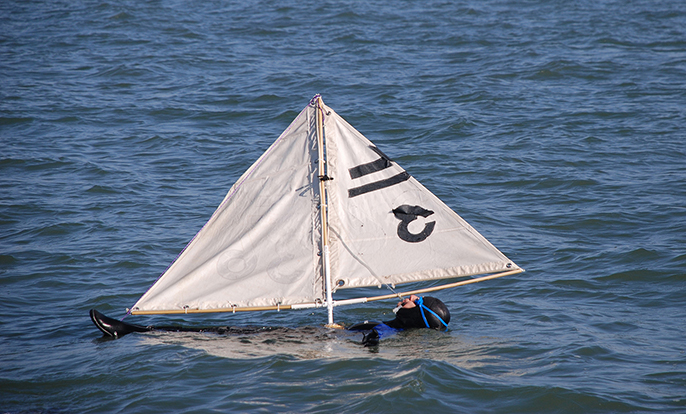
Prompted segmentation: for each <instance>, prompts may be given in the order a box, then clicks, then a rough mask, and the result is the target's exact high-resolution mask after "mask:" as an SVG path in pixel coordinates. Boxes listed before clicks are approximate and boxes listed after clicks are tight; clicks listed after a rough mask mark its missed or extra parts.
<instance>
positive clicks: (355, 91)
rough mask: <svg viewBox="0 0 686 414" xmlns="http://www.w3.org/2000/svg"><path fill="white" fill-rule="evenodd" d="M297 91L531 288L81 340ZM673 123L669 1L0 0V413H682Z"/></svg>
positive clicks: (164, 252) (683, 190) (467, 290)
mask: <svg viewBox="0 0 686 414" xmlns="http://www.w3.org/2000/svg"><path fill="white" fill-rule="evenodd" d="M315 93H321V94H322V95H323V98H324V101H325V102H326V103H327V104H328V105H329V106H331V107H332V108H333V109H335V110H336V111H337V112H338V113H339V114H340V115H342V116H343V117H344V118H346V119H347V120H348V121H349V122H350V123H351V124H352V125H354V126H355V127H356V128H357V129H358V130H360V131H361V132H362V133H363V134H365V135H366V136H367V137H369V138H370V139H371V140H372V141H374V142H375V143H376V144H377V145H378V146H379V147H380V148H381V149H382V150H383V151H384V152H386V153H387V154H388V155H389V156H391V157H392V158H394V159H395V160H396V161H397V162H398V163H399V164H400V165H402V166H403V167H405V168H406V169H407V170H408V171H409V172H410V173H411V174H412V175H413V176H414V177H415V178H417V179H418V180H419V181H421V182H422V183H423V184H424V185H425V186H426V187H428V188H429V189H430V190H431V191H433V192H434V193H435V194H436V195H438V196H439V197H440V198H442V199H443V200H444V201H445V202H446V203H447V204H448V205H449V206H451V207H452V208H453V209H454V210H456V211H457V212H458V213H459V214H461V215H462V216H463V217H464V218H465V219H466V220H467V221H469V222H470V223H471V224H472V225H473V226H474V227H475V228H476V229H477V230H479V231H480V232H481V233H482V234H484V235H485V236H486V237H487V238H488V239H489V240H490V241H491V242H492V243H493V244H494V245H496V246H497V247H499V248H500V249H501V250H502V251H503V252H504V253H505V254H506V255H508V256H509V257H510V258H511V259H512V260H514V261H515V262H516V263H518V264H519V265H521V266H522V267H524V268H525V269H527V272H526V273H524V274H521V275H517V276H513V277H510V278H504V279H499V280H495V281H490V282H484V283H481V284H476V285H471V286H468V287H463V288H458V289H454V290H451V291H443V292H441V293H439V294H437V295H436V296H438V297H439V298H441V299H442V300H443V301H444V302H446V304H447V305H448V306H449V308H450V309H451V312H452V315H453V319H452V322H451V330H450V331H449V332H448V333H440V332H433V331H431V332H428V331H424V332H405V333H402V334H400V335H398V336H396V337H394V338H391V339H389V340H387V341H384V342H382V344H381V346H380V347H379V348H378V350H370V349H368V348H364V347H362V346H360V344H359V339H360V338H357V337H356V336H349V335H347V334H345V333H341V332H331V331H328V330H327V329H325V328H323V324H324V322H325V320H326V315H325V312H324V311H319V310H317V311H291V312H279V313H277V312H268V313H256V314H240V315H213V316H193V317H190V316H189V317H185V318H183V317H166V318H165V317H155V318H143V317H131V318H129V319H127V320H132V322H138V323H142V324H147V323H157V324H160V323H165V324H170V323H182V324H185V325H194V326H197V325H233V326H255V325H257V326H276V327H283V328H284V329H280V330H276V331H271V332H262V333H259V334H254V335H228V336H227V335H216V334H210V333H203V334H198V333H183V334H182V333H155V334H152V333H151V334H135V335H129V336H127V337H125V338H122V339H120V340H116V341H107V340H102V339H100V334H99V333H98V331H97V330H95V327H94V326H93V325H92V324H91V322H90V320H89V318H88V310H89V309H91V308H98V309H100V310H101V311H103V312H105V313H107V314H109V315H111V316H116V317H121V316H123V315H124V312H125V308H126V307H128V306H131V305H132V304H133V303H134V302H135V301H136V299H137V298H138V297H139V296H140V295H141V294H142V293H143V292H144V291H145V290H146V289H147V288H148V287H149V286H150V284H151V283H152V282H153V281H154V280H155V279H156V278H157V276H158V275H159V274H160V273H161V272H162V271H164V269H165V268H166V266H167V265H168V264H169V263H170V262H171V261H172V260H173V259H174V257H175V256H176V254H177V253H178V252H179V251H180V250H181V249H182V248H183V247H184V246H185V244H186V243H187V242H188V241H189V240H190V238H191V237H192V236H193V235H194V234H195V233H196V232H197V231H198V230H199V229H200V227H201V226H202V225H203V224H204V223H205V221H206V220H207V219H208V218H209V216H210V215H211V213H212V212H213V211H214V209H215V208H216V206H217V205H218V204H219V203H220V202H221V200H222V199H223V197H224V195H225V194H226V192H227V191H228V189H229V187H230V186H231V185H232V184H233V182H234V181H235V180H236V179H237V178H238V177H239V176H240V174H241V173H242V172H243V171H244V170H245V169H246V168H247V167H248V166H249V165H250V164H251V163H252V162H253V161H254V160H255V159H257V157H258V156H259V155H260V154H261V153H262V152H263V151H264V150H265V149H266V148H267V147H268V146H269V144H270V143H271V142H273V141H274V140H275V139H276V138H277V137H278V135H279V134H280V133H281V131H283V130H284V129H285V128H286V127H287V126H288V124H289V123H290V121H291V120H292V119H293V118H294V117H295V115H296V114H297V113H298V111H300V110H301V109H302V108H303V107H304V106H305V105H306V104H307V102H308V101H309V99H310V98H311V97H312V96H313V95H314V94H315ZM685 125H686V3H683V2H678V1H663V2H653V1H621V2H620V1H617V2H613V1H586V0H580V1H574V2H563V1H550V2H548V1H535V0H534V1H526V2H514V1H507V0H503V1H493V2H491V1H488V2H462V3H457V4H454V3H452V2H438V1H423V2H366V3H363V2H329V1H316V2H293V1H280V2H269V1H260V2H217V1H207V2H194V3H189V2H172V1H168V2H160V1H136V2H134V1H130V2H129V1H123V2H108V1H80V2H69V1H65V2H57V1H55V2H42V1H27V2H17V1H5V2H2V3H1V4H0V193H1V194H2V196H1V197H0V411H1V412H3V413H4V412H9V413H24V412H31V413H34V412H40V413H102V412H126V413H138V412H140V413H151V412H160V413H167V412H184V413H191V412H211V411H215V412H394V413H396V412H409V411H411V410H412V411H416V410H422V411H423V412H464V413H475V412H488V413H490V412H508V413H534V412H535V413H539V412H559V413H589V412H686V397H685V396H686V355H685V348H686V347H685V346H684V343H685V339H686V307H685V306H684V302H685V300H686V271H685V270H684V269H685V268H686V248H685V247H686V143H684V141H685V139H686V134H685V133H684V126H685ZM378 292H379V291H378V290H376V289H372V290H371V293H373V294H377V293H378ZM364 293H366V292H364ZM383 293H385V292H383ZM393 306H394V304H393V303H392V302H390V303H384V302H375V303H371V304H367V305H360V306H353V307H348V308H338V309H337V310H336V318H337V320H338V321H340V322H345V323H354V322H357V321H360V320H364V319H376V318H385V317H388V315H389V312H390V311H389V309H390V308H392V307H393Z"/></svg>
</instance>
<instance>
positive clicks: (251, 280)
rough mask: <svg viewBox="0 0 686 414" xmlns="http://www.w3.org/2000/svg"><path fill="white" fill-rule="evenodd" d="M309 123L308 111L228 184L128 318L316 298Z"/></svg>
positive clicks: (313, 155) (319, 293) (314, 181)
mask: <svg viewBox="0 0 686 414" xmlns="http://www.w3.org/2000/svg"><path fill="white" fill-rule="evenodd" d="M314 123H315V119H314V111H313V110H312V108H311V107H309V106H308V107H307V108H305V109H304V110H303V111H302V112H301V113H300V115H298V117H297V118H296V119H295V120H294V121H293V123H292V124H291V125H290V126H289V127H288V129H287V130H286V131H284V133H283V134H282V135H281V136H280V137H279V138H278V139H277V140H276V142H274V144H272V146H271V147H270V148H269V149H268V150H267V151H266V152H265V153H264V154H263V155H262V156H261V157H260V158H259V159H258V160H257V161H256V162H255V163H254V164H253V165H252V166H251V167H250V168H249V169H248V170H247V171H246V172H245V173H244V174H243V176H242V177H241V178H240V179H239V180H238V181H237V182H236V184H234V185H233V187H232V188H231V189H230V190H229V192H228V194H227V195H226V197H225V199H224V201H223V202H222V203H221V205H220V206H219V208H218V209H217V210H216V211H215V212H214V214H213V215H212V217H211V218H210V220H209V221H208V222H207V224H205V226H204V227H203V228H202V230H200V232H199V233H198V234H197V235H196V236H195V237H194V238H193V240H192V241H191V242H190V243H189V245H188V246H187V247H186V249H184V251H183V252H182V253H181V254H180V255H179V257H178V258H177V259H176V261H175V262H174V263H173V264H172V265H171V266H170V267H169V269H167V271H166V272H165V273H164V274H163V275H162V276H161V277H160V278H159V279H158V281H157V282H156V283H155V284H154V285H153V286H152V287H151V288H150V290H148V292H146V293H145V295H143V296H142V297H141V298H140V299H139V300H138V302H137V303H136V304H135V305H134V307H133V313H142V312H146V311H163V310H184V309H190V310H196V309H197V310H212V309H227V308H228V309H231V308H234V307H258V306H279V305H287V304H294V303H304V302H314V301H318V300H321V298H322V297H323V288H322V286H323V284H322V279H321V271H320V266H321V265H320V259H319V244H320V243H319V237H320V236H319V231H318V228H319V227H320V224H319V213H318V212H319V209H318V198H319V190H318V188H319V187H318V182H319V181H318V178H317V164H316V160H317V137H316V131H315V128H314Z"/></svg>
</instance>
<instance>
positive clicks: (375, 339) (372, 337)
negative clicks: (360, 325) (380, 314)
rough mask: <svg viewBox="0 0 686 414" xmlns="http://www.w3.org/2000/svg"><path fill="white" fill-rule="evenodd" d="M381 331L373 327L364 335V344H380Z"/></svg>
mask: <svg viewBox="0 0 686 414" xmlns="http://www.w3.org/2000/svg"><path fill="white" fill-rule="evenodd" d="M379 339H380V338H379V333H378V332H376V330H374V329H372V330H371V331H370V332H369V333H368V334H367V335H364V334H363V335H362V345H364V346H377V345H379Z"/></svg>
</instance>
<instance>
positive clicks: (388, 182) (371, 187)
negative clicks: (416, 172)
mask: <svg viewBox="0 0 686 414" xmlns="http://www.w3.org/2000/svg"><path fill="white" fill-rule="evenodd" d="M369 148H371V149H372V150H373V151H374V152H376V153H377V154H379V156H380V157H381V158H379V159H378V160H375V161H372V162H368V163H366V164H361V165H358V166H357V167H353V168H351V169H349V170H348V172H349V173H350V178H352V179H353V180H354V179H356V178H360V177H364V176H365V175H369V174H372V173H375V172H377V171H381V170H385V169H386V168H388V167H390V166H391V165H393V161H391V159H390V158H388V156H386V154H384V153H383V152H381V150H379V149H378V148H376V147H374V146H370V147H369ZM409 179H410V174H408V173H407V171H403V172H401V173H400V174H396V175H394V176H393V177H390V178H386V179H384V180H379V181H375V182H373V183H369V184H365V185H361V186H359V187H353V188H351V189H349V190H348V197H350V198H353V197H357V196H359V195H362V194H366V193H369V192H372V191H376V190H381V189H384V188H386V187H390V186H392V185H396V184H400V183H402V182H404V181H407V180H409Z"/></svg>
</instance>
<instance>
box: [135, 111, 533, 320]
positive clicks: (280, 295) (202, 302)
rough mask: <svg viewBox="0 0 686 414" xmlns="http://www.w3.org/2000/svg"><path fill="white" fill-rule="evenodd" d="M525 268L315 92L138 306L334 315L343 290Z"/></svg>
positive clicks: (138, 311) (173, 310) (137, 309)
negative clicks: (321, 310)
mask: <svg viewBox="0 0 686 414" xmlns="http://www.w3.org/2000/svg"><path fill="white" fill-rule="evenodd" d="M520 271H522V270H521V269H520V268H519V267H518V266H517V265H516V264H514V263H513V262H512V261H511V260H509V259H508V258H507V257H506V256H505V255H503V254H502V253H501V252H500V251H499V250H498V249H497V248H495V247H494V246H493V245H492V244H491V243H490V242H488V240H486V239H485V238H484V237H483V236H482V235H481V234H479V233H478V232H477V231H476V230H475V229H474V228H473V227H471V226H470V225H469V224H468V223H467V222H466V221H464V220H463V219H462V218H461V217H460V216H459V215H458V214H457V213H455V212H454V211H453V210H452V209H450V208H449V207H448V206H447V205H445V204H444V203H443V202H442V201H441V200H440V199H438V197H436V196H435V195H434V194H432V193H431V192H430V191H428V190H427V189H426V188H425V187H424V186H422V185H421V184H420V183H419V182H418V181H417V180H416V179H415V178H414V177H412V175H411V174H410V173H409V172H407V171H406V170H404V169H403V168H402V167H400V166H399V165H398V164H397V163H396V162H394V161H393V160H391V159H390V158H389V157H388V156H386V155H385V154H384V153H383V152H381V150H379V149H378V147H377V146H376V145H375V144H373V143H372V142H371V141H369V140H368V139H367V138H366V137H364V136H363V135H362V134H361V133H359V132H358V131H357V130H356V129H355V128H353V127H352V126H351V125H350V124H349V123H347V122H346V121H345V120H344V119H343V118H342V117H340V116H339V115H338V114H337V113H336V112H335V111H333V110H332V109H331V108H330V107H328V106H326V105H325V104H324V103H323V102H322V100H321V98H320V97H316V99H313V100H312V101H311V102H310V104H309V105H308V106H307V107H306V108H305V109H303V110H302V111H301V113H300V114H299V115H298V116H297V117H296V119H295V120H294V121H293V122H292V123H291V124H290V125H289V127H288V128H287V129H286V130H285V131H284V132H283V133H282V134H281V135H280V136H279V138H278V139H277V140H276V141H275V142H274V143H273V144H272V145H271V146H270V147H269V148H268V149H267V150H266V151H265V152H264V154H262V156H260V157H259V158H258V160H257V161H255V163H254V164H253V165H252V166H251V167H250V168H248V170H247V171H246V172H245V173H244V174H243V175H242V176H241V177H240V178H239V179H238V181H237V182H236V183H235V184H234V185H233V186H232V187H231V188H230V190H229V191H228V193H227V195H226V197H225V198H224V200H223V201H222V203H221V204H220V206H219V207H218V208H217V210H216V211H215V212H214V213H213V214H212V216H211V218H210V220H209V221H208V222H207V223H206V224H205V226H203V228H202V229H201V230H200V231H199V232H198V234H197V235H196V236H195V237H194V238H193V239H192V240H191V242H190V243H189V244H188V246H186V248H185V249H184V250H183V251H182V253H181V254H180V255H179V256H178V257H177V259H176V260H175V261H174V262H173V263H172V265H170V267H169V268H168V269H167V270H166V271H165V273H164V274H163V275H162V276H161V277H160V278H159V279H158V280H157V282H156V283H155V284H154V285H153V286H152V287H151V288H150V289H149V290H148V291H147V292H146V293H145V294H144V295H143V296H142V297H141V298H140V299H139V300H138V301H137V302H136V304H135V305H134V306H133V308H132V313H133V314H144V313H187V312H188V313H194V312H220V311H221V312H224V311H228V312H235V311H237V310H238V311H242V310H269V309H276V310H280V309H291V308H303V307H310V306H312V307H318V306H326V307H328V309H329V315H330V318H329V321H330V322H331V321H332V309H333V306H335V299H333V297H332V292H333V291H334V290H335V289H347V288H356V287H365V286H378V285H383V284H387V285H397V284H404V283H412V282H420V281H431V280H439V279H450V278H455V277H471V276H475V275H483V274H500V273H505V274H510V273H509V272H520ZM499 277H500V276H499Z"/></svg>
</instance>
